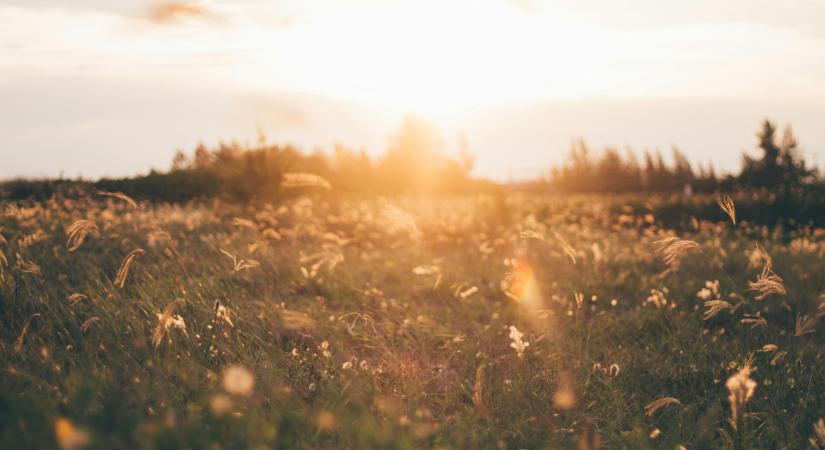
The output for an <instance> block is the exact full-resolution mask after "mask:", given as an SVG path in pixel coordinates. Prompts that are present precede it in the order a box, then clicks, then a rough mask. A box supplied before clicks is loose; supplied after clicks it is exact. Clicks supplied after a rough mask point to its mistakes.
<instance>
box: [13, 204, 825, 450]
mask: <svg viewBox="0 0 825 450" xmlns="http://www.w3.org/2000/svg"><path fill="white" fill-rule="evenodd" d="M284 189H285V188H284ZM316 191H317V192H314V193H313V192H310V191H309V188H304V191H302V192H304V193H305V194H306V195H304V196H299V197H294V198H289V199H287V200H285V201H284V202H283V203H282V204H280V205H272V206H270V205H259V206H255V207H252V206H240V205H231V204H227V203H223V202H220V201H210V202H206V203H191V204H188V205H185V206H175V205H170V204H153V203H149V202H146V201H143V202H139V204H138V205H137V208H133V207H131V206H129V204H128V203H127V202H126V201H124V199H123V198H117V197H111V198H110V197H94V198H87V197H82V196H81V197H80V198H73V199H59V198H53V199H51V200H48V201H45V202H34V201H29V202H24V204H22V205H17V204H12V203H6V204H5V205H4V208H3V216H2V218H0V233H1V234H2V238H0V250H2V252H3V253H2V254H3V255H4V257H2V258H0V274H1V275H0V280H2V287H0V317H2V321H0V365H1V366H2V367H0V369H2V371H3V378H2V380H3V381H2V383H0V447H2V448H54V447H55V444H56V443H58V444H59V445H60V446H62V448H77V449H79V448H84V447H85V448H101V449H103V448H105V449H115V448H130V449H131V448H341V447H343V448H422V447H423V448H496V447H500V448H571V447H576V446H580V448H595V447H596V446H601V447H602V448H668V449H673V448H681V447H677V446H679V445H682V446H684V448H688V449H697V448H803V447H805V446H807V445H811V444H810V443H809V439H813V440H812V441H811V442H814V443H816V445H823V444H825V442H823V441H822V439H823V438H825V436H819V437H817V434H816V432H815V424H816V423H817V421H818V420H819V419H820V417H821V416H822V414H823V410H825V391H823V390H822V389H821V386H822V385H823V383H825V365H823V361H822V358H823V352H824V351H823V349H824V348H825V346H823V341H822V337H821V334H820V333H819V331H818V330H817V328H818V318H819V316H820V314H821V313H822V308H821V307H820V306H819V301H820V300H819V295H820V293H822V292H823V289H825V278H823V276H822V274H823V273H825V270H823V269H825V266H823V255H825V242H823V235H822V232H821V230H816V229H808V228H805V227H800V228H797V229H794V230H783V229H782V228H769V227H763V226H755V225H748V224H746V223H743V221H742V220H741V218H740V217H737V222H736V225H733V224H732V223H731V220H730V219H729V218H728V216H727V215H725V213H722V212H721V211H719V212H718V220H715V221H707V220H701V219H700V220H693V221H690V222H688V223H687V224H686V225H685V226H684V227H682V228H680V229H679V233H678V236H679V238H681V240H679V239H676V238H675V235H674V232H673V230H672V229H669V228H667V227H665V226H664V225H663V224H662V222H661V220H660V219H659V218H658V212H657V209H656V208H657V205H656V204H648V205H647V206H640V205H645V204H647V202H644V201H641V200H635V199H634V197H627V198H623V199H619V198H615V199H608V198H607V197H573V198H567V199H560V198H548V197H539V196H533V195H523V194H515V195H511V196H509V197H508V198H507V199H503V198H502V197H495V196H479V197H472V198H469V197H465V198H458V197H429V198H424V197H412V198H397V199H396V200H395V201H393V203H391V204H390V203H387V202H386V201H385V200H371V199H362V198H357V197H347V196H335V197H333V196H332V191H328V190H320V188H319V189H316ZM734 200H735V201H738V200H739V199H734ZM734 216H736V214H735V213H734ZM67 234H68V236H67ZM668 238H670V239H668ZM67 239H68V244H67ZM657 242H658V244H657ZM657 248H660V252H658V253H657V252H656V249H657ZM70 249H73V251H70ZM135 249H143V250H144V253H139V254H135V255H134V257H133V258H132V259H131V261H130V263H127V264H124V258H125V257H126V256H127V254H129V253H130V252H132V251H133V250H135ZM666 258H669V259H670V262H669V263H667V262H665V259H666ZM124 266H125V268H126V269H128V270H126V271H124ZM118 274H119V275H120V276H119V277H117V278H118V281H122V282H123V287H122V288H120V287H117V286H116V284H115V278H116V276H117V275H118ZM776 277H781V279H778V278H776ZM780 288H781V289H780ZM760 297H761V298H760ZM177 299H180V301H178V300H177ZM164 313H165V314H164ZM747 367H751V368H752V370H751V371H750V372H748V371H747V370H746V368H747ZM729 379H732V380H733V381H732V382H728V381H727V380H729ZM750 380H753V381H750ZM752 382H755V383H756V387H755V390H754V391H753V392H752V395H751V396H749V395H748V393H749V392H748V386H749V383H752ZM737 386H738V387H737ZM730 389H734V390H736V389H738V391H736V392H738V394H739V396H738V397H737V398H739V399H740V400H739V402H738V403H737V404H738V405H739V406H738V407H737V406H736V405H734V404H733V403H732V402H731V401H730V399H729V395H730ZM668 397H672V398H674V399H676V400H678V402H677V401H675V400H671V399H667V398H668ZM663 398H664V400H661V399H663ZM656 400H659V402H657V403H653V402H654V401H656ZM651 403H653V404H652V405H651ZM657 405H658V406H661V407H660V408H659V409H657V410H655V411H651V410H653V409H655V408H654V407H655V406H657ZM646 406H649V408H648V412H649V413H650V414H646ZM737 408H738V411H739V413H738V416H737V417H738V418H737V419H736V420H735V422H732V421H731V416H732V409H737ZM734 423H736V424H737V426H736V427H734ZM817 439H819V440H817Z"/></svg>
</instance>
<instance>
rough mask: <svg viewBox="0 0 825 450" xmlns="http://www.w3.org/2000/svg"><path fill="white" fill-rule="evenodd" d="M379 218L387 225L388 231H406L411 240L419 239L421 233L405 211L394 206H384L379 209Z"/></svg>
mask: <svg viewBox="0 0 825 450" xmlns="http://www.w3.org/2000/svg"><path fill="white" fill-rule="evenodd" d="M381 218H382V219H383V220H384V222H386V223H387V225H388V229H389V231H396V230H402V231H406V232H407V234H409V235H410V238H411V239H413V240H418V239H420V238H421V231H420V230H419V229H418V226H417V225H416V224H415V220H414V219H413V218H412V216H411V215H409V214H408V213H407V212H406V211H404V210H402V209H401V208H399V207H397V206H395V205H384V207H383V208H381Z"/></svg>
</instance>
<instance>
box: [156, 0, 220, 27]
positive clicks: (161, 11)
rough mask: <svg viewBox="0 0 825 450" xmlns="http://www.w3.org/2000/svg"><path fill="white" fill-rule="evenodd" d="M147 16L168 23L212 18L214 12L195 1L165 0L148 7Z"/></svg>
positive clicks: (214, 16)
mask: <svg viewBox="0 0 825 450" xmlns="http://www.w3.org/2000/svg"><path fill="white" fill-rule="evenodd" d="M148 17H149V19H150V20H152V21H154V22H160V23H169V22H177V21H180V20H188V19H197V20H203V19H214V18H216V17H217V16H216V15H215V13H214V12H212V11H210V10H208V9H206V8H205V7H204V6H202V5H200V4H197V3H184V2H167V3H161V4H157V5H155V6H152V7H151V8H150V9H149V14H148Z"/></svg>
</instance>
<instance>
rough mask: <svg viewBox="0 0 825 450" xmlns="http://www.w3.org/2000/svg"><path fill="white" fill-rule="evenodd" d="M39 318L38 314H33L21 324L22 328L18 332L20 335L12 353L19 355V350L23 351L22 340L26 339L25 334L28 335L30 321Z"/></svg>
mask: <svg viewBox="0 0 825 450" xmlns="http://www.w3.org/2000/svg"><path fill="white" fill-rule="evenodd" d="M37 317H40V313H34V314H32V315H30V316H29V317H28V319H26V321H25V322H23V328H22V329H21V330H20V335H19V336H17V341H15V343H14V351H15V352H17V353H20V350H22V349H23V340H24V339H25V338H26V334H28V333H29V326H31V324H32V320H34V319H35V318H37Z"/></svg>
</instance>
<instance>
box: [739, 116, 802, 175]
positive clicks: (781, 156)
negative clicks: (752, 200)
mask: <svg viewBox="0 0 825 450" xmlns="http://www.w3.org/2000/svg"><path fill="white" fill-rule="evenodd" d="M776 131H777V129H776V126H775V125H774V124H773V123H772V122H771V121H770V120H767V119H765V121H763V122H762V127H761V129H760V130H759V131H758V132H757V134H756V136H757V139H758V148H759V149H760V150H761V151H762V157H761V158H760V159H756V158H752V157H750V156H748V155H743V156H742V171H741V173H740V175H739V177H738V179H739V182H740V184H742V185H745V186H750V187H762V188H768V189H775V188H777V187H780V186H783V187H790V186H793V185H798V184H800V183H804V182H806V181H808V180H809V179H810V178H811V177H812V176H813V175H814V174H815V171H813V170H810V169H808V168H806V167H805V161H804V160H803V158H802V156H801V155H800V154H799V150H798V148H797V147H798V142H797V140H796V137H794V135H793V130H792V129H791V127H790V125H788V126H786V127H785V130H784V132H783V135H782V139H781V141H780V142H779V143H778V144H777V142H776V140H777V138H776V134H777V133H776Z"/></svg>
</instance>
